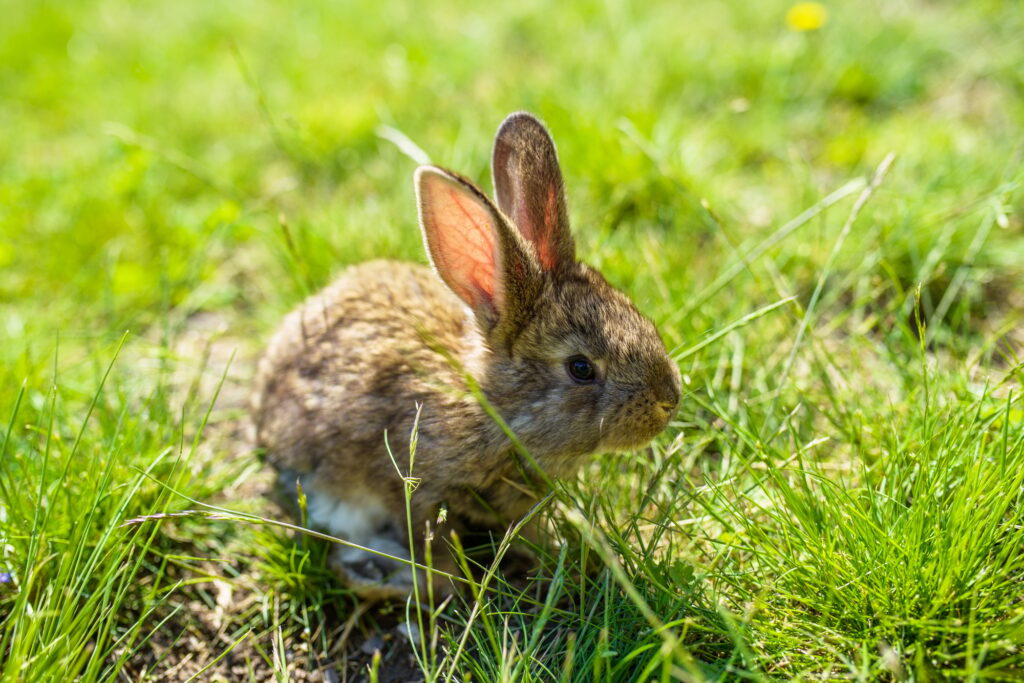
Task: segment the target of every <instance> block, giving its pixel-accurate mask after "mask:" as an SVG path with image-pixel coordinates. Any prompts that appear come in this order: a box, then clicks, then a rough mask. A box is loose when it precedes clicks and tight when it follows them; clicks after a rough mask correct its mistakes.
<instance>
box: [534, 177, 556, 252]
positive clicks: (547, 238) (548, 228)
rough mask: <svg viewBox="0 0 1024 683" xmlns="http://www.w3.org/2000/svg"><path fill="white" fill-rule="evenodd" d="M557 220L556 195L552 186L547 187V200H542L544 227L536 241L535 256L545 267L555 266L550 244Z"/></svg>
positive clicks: (552, 247)
mask: <svg viewBox="0 0 1024 683" xmlns="http://www.w3.org/2000/svg"><path fill="white" fill-rule="evenodd" d="M557 220H558V196H557V194H556V193H555V188H554V186H549V187H548V196H547V201H546V202H544V227H543V229H542V230H541V231H540V233H541V234H540V235H539V239H538V241H537V256H538V257H539V258H540V262H541V264H542V265H543V266H544V268H545V269H547V270H551V269H552V268H554V267H555V248H554V245H553V244H551V241H552V235H553V234H554V232H555V221H557Z"/></svg>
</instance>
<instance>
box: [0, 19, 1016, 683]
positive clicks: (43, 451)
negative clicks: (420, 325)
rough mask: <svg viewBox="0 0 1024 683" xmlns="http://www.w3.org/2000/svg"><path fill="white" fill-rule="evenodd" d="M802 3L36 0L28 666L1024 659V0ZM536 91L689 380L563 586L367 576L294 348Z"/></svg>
mask: <svg viewBox="0 0 1024 683" xmlns="http://www.w3.org/2000/svg"><path fill="white" fill-rule="evenodd" d="M790 9H791V7H790V4H788V3H786V2H776V1H775V0H770V1H768V2H763V3H669V2H665V3H642V4H640V3H629V2H621V1H619V0H609V1H608V2H600V3H599V2H590V1H588V0H573V1H572V2H563V3H557V4H550V5H549V4H546V3H540V2H526V3H509V4H506V5H502V6H499V7H493V8H489V9H486V10H485V9H482V8H481V6H478V5H476V4H473V3H468V2H449V3H444V4H435V5H433V6H430V7H425V6H423V4H422V3H419V4H415V3H401V2H387V3H384V4H380V3H378V4H365V3H364V4H355V3H348V4H337V3H335V4H330V3H308V4H306V5H304V6H302V7H293V6H290V5H283V4H275V3H269V2H266V1H265V0H244V1H243V2H240V3H233V4H232V5H230V6H220V5H217V4H213V3H170V2H165V1H163V0H147V1H146V2H142V3H130V4H125V3H117V2H111V1H109V0H84V1H83V2H77V3H57V2H34V3H25V2H16V1H6V0H0V10H2V11H3V15H4V17H5V21H4V22H2V24H0V92H2V93H3V97H2V98H0V127H2V130H4V131H5V134H4V135H2V136H0V572H3V574H0V620H2V627H0V651H2V653H3V654H2V656H0V667H2V670H3V675H4V678H5V679H10V680H53V679H61V680H63V679H66V678H71V677H75V678H78V679H80V680H85V681H89V680H108V679H117V678H120V679H125V680H137V679H143V678H146V677H150V678H154V679H155V678H161V677H162V678H168V679H172V680H173V679H182V680H186V679H188V678H189V677H191V676H197V677H198V678H200V679H202V678H214V679H222V680H225V679H226V680H266V679H270V678H274V679H276V680H285V679H289V678H290V679H293V680H304V679H307V678H309V677H311V676H313V675H314V674H315V672H316V671H318V670H333V671H335V672H338V673H340V675H342V676H348V677H349V678H360V677H373V678H378V679H379V680H393V679H395V678H398V679H400V678H401V677H402V676H403V675H404V676H406V677H427V678H430V679H433V680H470V679H471V680H477V681H490V680H517V681H518V680H538V681H548V680H565V681H570V680H672V679H684V680H702V679H728V680H747V679H750V680H767V679H774V678H779V679H787V680H788V679H798V680H808V679H821V678H829V677H835V678H849V679H855V680H865V681H867V680H916V681H922V680H935V679H940V678H948V679H953V680H1000V679H1016V678H1019V677H1021V675H1022V674H1024V654H1022V647H1024V603H1022V602H1021V597H1020V596H1021V595H1022V593H1024V537H1022V536H1024V531H1022V529H1024V525H1022V519H1021V516H1022V515H1024V504H1022V503H1024V500H1022V496H1024V487H1022V478H1024V474H1022V473H1024V407H1022V406H1021V401H1020V395H1021V375H1022V364H1021V358H1020V355H1019V354H1020V345H1021V341H1022V339H1024V337H1022V334H1021V329H1024V328H1022V327H1021V324H1022V317H1024V290H1022V287H1021V284H1020V283H1021V282H1022V277H1024V273H1022V270H1024V269H1022V266H1021V264H1024V223H1022V220H1021V216H1022V191H1021V182H1022V180H1024V157H1022V154H1024V148H1022V144H1021V140H1020V131H1021V130H1022V128H1024V96H1022V95H1024V71H1022V69H1021V68H1020V67H1021V64H1022V63H1024V48H1022V46H1021V43H1020V40H1019V36H1020V35H1021V34H1022V33H1024V14H1022V13H1021V12H1020V11H1019V7H1018V6H1017V5H1015V4H1014V3H1011V2H999V1H998V0H984V1H982V0H979V1H976V2H961V3H932V2H922V1H919V0H907V1H906V2H899V3H881V2H877V3H874V2H873V3H855V4H853V3H846V4H842V5H840V4H838V3H828V4H827V5H826V9H827V11H828V18H827V21H826V23H825V24H824V26H822V27H821V28H820V29H818V30H813V31H796V30H794V29H793V28H792V27H791V26H789V25H788V24H787V20H786V16H787V12H788V11H789V10H790ZM517 109H529V110H532V111H534V112H536V113H538V114H539V115H540V116H542V117H543V118H544V119H545V120H546V121H547V122H548V124H549V126H550V127H551V129H552V131H553V133H554V136H555V139H556V141H557V142H558V144H559V150H560V153H561V158H562V160H563V164H564V166H565V173H566V179H567V183H568V186H569V193H570V194H569V199H570V208H571V212H572V217H573V221H574V225H575V229H576V234H577V240H578V244H579V249H580V253H581V256H582V257H583V258H584V259H585V260H587V261H588V262H589V263H592V264H593V265H595V266H597V267H598V268H600V269H601V270H602V271H603V272H605V274H606V275H607V276H608V277H609V279H610V280H611V281H613V282H614V283H616V284H617V285H618V286H620V287H622V288H623V289H625V290H626V291H627V292H629V294H630V295H631V296H632V297H633V298H634V299H635V300H636V301H637V302H638V304H639V306H640V307H641V308H642V309H643V310H644V311H645V312H647V313H648V314H649V315H651V316H652V317H653V318H654V319H655V320H656V321H658V323H659V326H660V329H661V330H662V333H663V336H664V337H665V340H666V343H667V344H668V345H669V346H670V348H673V349H675V356H676V358H677V360H678V362H679V365H680V369H681V371H682V373H683V375H684V381H685V388H686V399H685V401H684V405H683V407H682V409H681V411H680V414H679V416H678V418H677V420H676V422H675V423H673V424H672V425H671V427H670V428H669V429H668V430H667V431H666V433H665V434H664V435H663V436H662V437H661V438H660V439H659V440H658V441H657V442H656V443H655V444H654V445H653V446H652V447H651V448H650V449H646V450H644V451H642V452H637V453H633V454H628V455H614V456H612V455H607V456H601V457H598V458H595V461H594V463H593V464H592V466H590V467H589V468H588V470H587V472H586V474H585V476H583V477H581V478H579V479H578V480H575V481H569V482H562V483H561V484H560V485H559V488H558V491H557V495H556V496H555V498H554V499H553V501H552V502H551V503H550V504H549V505H547V506H546V507H545V508H544V509H543V510H542V511H540V513H539V514H540V515H541V516H542V517H543V518H544V520H545V521H546V525H547V528H548V529H549V530H550V531H551V536H552V537H551V538H550V539H549V540H548V541H547V542H545V543H544V544H543V545H542V546H541V548H539V555H540V559H539V563H540V567H539V569H538V570H537V571H536V572H535V573H534V574H533V575H532V576H534V578H533V579H532V580H531V581H529V582H528V583H527V584H526V585H525V586H524V585H518V584H511V583H508V582H506V581H505V580H504V579H503V578H502V577H501V575H500V574H497V575H494V576H493V577H491V578H490V581H489V583H488V587H489V588H491V589H497V590H483V591H481V590H479V588H480V587H479V586H477V587H476V588H475V589H472V590H469V591H468V592H467V593H466V595H465V596H464V597H462V598H460V599H457V600H454V601H452V602H450V603H448V604H444V605H438V606H437V607H438V609H436V610H435V611H433V612H431V613H429V614H426V615H423V614H421V615H416V614H415V613H413V612H407V611H406V607H405V606H404V605H388V606H383V607H382V606H377V607H367V606H366V605H360V604H359V603H358V602H357V601H356V600H355V599H354V598H353V597H352V596H351V595H350V594H349V593H348V592H346V591H345V590H344V589H343V588H342V587H341V586H339V585H338V584H337V583H336V582H335V581H334V580H332V578H331V575H330V572H329V570H327V569H326V565H325V554H326V549H325V547H324V544H323V543H319V542H316V541H315V540H314V539H312V538H306V537H302V536H298V537H296V536H295V535H294V534H292V533H291V532H290V531H288V530H287V529H284V528H281V527H279V526H276V525H274V524H272V523H270V519H271V518H274V517H277V516H279V515H280V512H279V511H277V510H276V509H275V508H273V507H272V506H270V505H269V504H268V503H267V502H266V498H265V496H264V493H265V491H266V489H267V482H268V476H267V474H266V473H265V472H264V471H263V470H262V468H261V467H260V465H259V463H258V460H257V458H256V457H255V456H254V454H253V453H252V452H251V450H250V449H249V448H248V447H247V446H246V435H245V420H244V414H245V397H246V394H247V391H248V384H249V381H250V378H251V375H252V371H253V366H254V363H255V358H256V357H257V355H258V353H259V350H260V345H261V342H262V340H264V339H266V337H267V336H268V335H269V333H270V331H271V330H272V329H273V326H274V325H275V324H276V323H277V321H278V320H279V319H280V317H281V316H282V315H283V314H284V312H285V311H287V310H288V309H289V308H290V307H292V306H293V305H295V304H296V303H297V302H298V301H300V300H301V299H302V297H303V296H305V295H306V294H308V293H310V292H312V291H315V290H316V289H317V288H319V287H320V286H322V285H323V284H324V283H326V282H327V281H328V280H329V278H330V277H331V276H332V275H333V274H335V273H337V272H339V271H340V270H341V269H342V268H343V267H344V266H345V265H347V264H349V263H353V262H358V261H361V260H364V259H368V258H373V257H379V256H390V257H396V258H404V259H412V260H420V261H422V260H424V255H423V254H422V248H421V245H420V240H419V236H418V234H417V230H416V227H415V210H414V206H413V199H412V188H411V174H412V171H413V169H414V168H415V166H416V163H417V159H418V158H419V157H421V156H423V155H427V156H429V157H430V158H431V159H433V160H434V161H435V162H437V163H441V164H444V165H447V166H450V167H452V168H454V169H457V170H460V171H462V172H464V173H466V174H467V175H469V176H471V177H473V178H476V179H478V180H480V181H481V183H483V184H484V185H485V186H486V185H487V161H488V154H489V145H490V141H491V136H492V134H493V131H494V129H495V128H496V126H497V124H498V122H499V121H500V120H501V119H502V117H503V116H504V115H505V114H506V113H508V112H510V111H513V110H517ZM890 154H891V155H894V161H893V162H892V163H891V165H886V164H887V163H888V162H887V161H886V160H887V158H888V155H890ZM179 494H180V495H179ZM192 501H199V502H201V503H205V504H210V505H215V506H218V507H221V508H227V509H230V510H231V511H233V513H232V514H223V513H216V512H212V511H211V510H210V509H208V508H204V507H202V506H201V505H197V504H195V503H193V502H192ZM140 517H144V518H146V519H145V521H140V522H132V521H131V520H135V519H138V518H140ZM261 520H267V521H261ZM437 550H438V549H435V552H436V551H437ZM420 618H422V619H424V620H425V621H424V622H423V623H424V626H423V629H422V630H423V633H424V637H423V638H421V639H420V641H419V643H418V645H417V646H416V647H410V646H408V645H407V644H406V643H407V642H408V641H407V639H406V638H405V636H403V635H402V632H403V631H402V628H400V627H399V626H400V625H401V624H403V623H404V622H406V621H407V620H410V621H411V622H414V623H415V622H417V621H418V619H420ZM374 649H379V650H380V651H381V653H382V655H381V656H374V655H372V654H371V653H372V652H373V650H374Z"/></svg>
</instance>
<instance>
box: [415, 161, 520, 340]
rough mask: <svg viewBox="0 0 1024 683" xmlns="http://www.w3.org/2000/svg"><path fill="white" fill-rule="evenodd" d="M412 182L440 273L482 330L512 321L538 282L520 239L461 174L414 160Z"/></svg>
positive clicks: (430, 252)
mask: <svg viewBox="0 0 1024 683" xmlns="http://www.w3.org/2000/svg"><path fill="white" fill-rule="evenodd" d="M415 182H416V198H417V203H418V204H419V214H420V228H421V229H422V230H423V238H424V241H425V242H426V247H427V253H428V254H429V255H430V260H431V262H432V263H433V264H434V268H435V269H436V270H437V273H438V274H439V275H440V276H441V279H442V280H444V282H445V284H447V285H448V287H449V288H450V289H451V290H452V291H453V292H454V293H455V295H456V296H458V297H459V298H460V299H462V300H463V301H464V302H465V303H466V304H467V305H468V306H469V307H470V308H472V309H473V312H474V313H475V314H476V316H477V318H478V319H479V320H481V322H482V323H483V325H484V329H485V331H487V332H492V331H494V330H495V328H497V327H499V326H500V327H502V328H506V329H507V328H508V327H509V326H514V325H515V323H516V322H517V321H518V320H519V319H520V318H521V316H522V315H523V314H524V313H525V312H526V311H527V310H528V309H529V307H530V306H531V305H532V303H533V300H534V299H535V297H536V295H537V292H538V290H539V286H540V267H539V265H538V264H537V262H536V258H535V257H534V256H533V254H531V253H530V249H529V248H528V247H527V245H526V243H525V242H524V241H523V239H522V238H521V237H520V236H519V234H518V233H516V231H515V229H514V228H512V227H511V226H510V225H509V223H508V220H507V219H506V218H505V217H504V216H503V215H502V214H501V212H500V211H499V210H498V209H497V207H495V206H494V204H493V203H491V201H490V200H489V199H488V198H487V197H486V196H485V195H484V194H483V192H481V191H480V190H479V189H477V187H476V186H474V185H473V184H472V183H471V182H469V181H468V180H466V179H465V178H461V177H459V176H457V175H455V174H454V173H450V172H448V171H445V170H444V169H441V168H438V167H436V166H420V167H419V168H418V169H416V176H415Z"/></svg>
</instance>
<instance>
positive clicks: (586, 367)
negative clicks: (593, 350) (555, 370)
mask: <svg viewBox="0 0 1024 683" xmlns="http://www.w3.org/2000/svg"><path fill="white" fill-rule="evenodd" d="M565 369H566V371H567V372H568V373H569V377H571V378H572V379H573V380H574V381H576V382H579V383H580V384H590V383H591V382H593V381H594V380H595V379H597V371H596V370H595V369H594V364H593V363H591V362H590V360H589V359H588V358H586V357H585V356H573V357H572V358H570V359H569V360H567V361H565Z"/></svg>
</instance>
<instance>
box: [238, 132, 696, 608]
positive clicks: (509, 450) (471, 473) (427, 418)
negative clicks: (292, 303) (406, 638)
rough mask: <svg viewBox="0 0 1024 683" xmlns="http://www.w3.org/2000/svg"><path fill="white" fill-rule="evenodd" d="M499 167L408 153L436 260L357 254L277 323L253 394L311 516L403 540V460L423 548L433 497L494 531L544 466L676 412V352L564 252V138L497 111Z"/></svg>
mask: <svg viewBox="0 0 1024 683" xmlns="http://www.w3.org/2000/svg"><path fill="white" fill-rule="evenodd" d="M492 177H493V180H494V184H495V190H496V196H497V202H494V201H492V200H491V199H489V198H488V197H487V196H486V195H485V194H484V192H483V191H481V190H480V189H479V188H478V187H477V186H476V185H474V184H473V183H472V182H471V181H470V180H467V179H466V178H464V177H462V176H460V175H458V174H456V173H453V172H451V171H447V170H445V169H443V168H439V167H437V166H432V165H425V166H420V167H419V168H418V169H417V170H416V172H415V176H414V184H415V191H416V200H417V205H418V210H419V225H420V229H421V231H422V236H423V241H424V245H425V248H426V252H427V255H428V257H429V260H430V263H431V267H426V266H423V265H418V264H413V263H403V262H395V261H385V260H378V261H371V262H367V263H363V264H359V265H355V266H352V267H350V268H348V269H347V270H346V271H345V272H344V273H343V274H342V275H341V276H340V277H339V278H338V279H337V280H335V281H334V282H333V283H332V284H330V285H329V286H327V287H326V288H325V289H323V290H322V291H320V292H319V293H318V294H315V295H313V296H311V297H310V298H309V299H307V300H306V301H305V302H304V303H302V304H301V305H300V306H299V307H298V308H297V309H296V310H294V311H292V312H291V313H290V314H289V315H288V316H287V317H286V318H285V319H284V321H283V322H282V324H281V325H280V327H279V328H278V330H277V331H276V333H275V334H274V335H273V337H272V339H271V341H270V342H269V345H268V348H267V349H266V352H265V355H264V356H263V357H262V359H261V360H260V362H259V367H258V371H257V377H256V383H255V391H254V397H253V418H254V422H255V427H256V435H257V447H258V448H259V449H261V450H262V452H263V453H264V454H265V458H266V459H267V460H268V461H269V463H270V464H271V465H272V466H273V467H274V468H276V470H277V472H278V473H279V479H280V481H281V484H282V485H283V486H284V487H285V488H287V489H289V490H290V491H291V492H292V498H293V499H294V497H295V491H296V480H298V481H299V482H300V483H301V486H302V489H303V491H304V493H305V495H306V496H307V501H308V503H307V505H308V507H307V513H308V520H307V522H308V525H309V526H310V527H314V528H319V529H323V530H325V531H327V532H328V533H330V534H332V535H334V536H337V537H340V538H343V539H346V540H348V541H350V542H352V543H355V544H359V545H361V546H364V547H368V548H370V549H373V550H376V551H380V552H383V553H386V554H389V555H392V556H396V557H400V558H408V557H409V543H408V539H409V533H410V530H409V529H408V528H407V525H406V500H405V494H404V483H403V480H402V477H403V476H411V477H413V478H414V479H415V480H417V481H418V484H417V487H416V489H415V491H414V493H413V494H412V496H411V504H410V505H411V520H412V532H413V535H414V536H415V538H416V539H417V540H416V541H415V544H414V546H413V547H414V548H416V547H418V548H420V551H418V552H417V556H416V559H417V560H421V558H422V554H421V553H422V548H423V543H424V540H423V537H424V529H425V527H426V525H427V524H428V523H431V524H433V523H434V522H436V521H437V520H438V513H439V510H441V509H442V508H444V509H445V510H447V521H446V522H445V523H446V524H447V525H448V526H450V528H451V529H454V530H456V531H462V530H467V529H478V530H479V529H485V530H496V531H501V530H503V528H504V527H505V526H506V525H508V524H510V523H513V522H515V521H517V520H518V519H520V518H521V517H522V516H523V515H524V514H525V513H527V512H528V511H529V509H530V507H531V506H532V505H533V504H534V503H535V502H536V501H537V500H538V499H539V498H541V497H542V496H543V495H544V494H545V481H548V482H549V481H550V479H549V477H571V476H573V475H575V474H576V473H577V472H578V471H579V469H580V467H581V466H582V465H583V464H584V463H585V461H586V456H588V455H590V454H593V453H595V452H597V451H617V450H630V449H636V448H638V447H641V446H643V445H645V444H647V443H648V442H649V441H650V440H651V439H652V438H653V437H655V436H656V435H657V434H658V433H659V432H661V431H662V430H663V429H664V428H665V427H666V425H667V424H668V423H669V420H670V419H671V417H672V416H673V414H674V413H675V410H676V408H677V405H678V403H679V399H680V392H681V387H680V377H679V370H678V368H677V367H676V366H675V364H674V363H673V361H672V360H671V358H670V357H669V355H668V353H667V351H666V349H665V345H664V343H663V342H662V340H661V338H660V336H659V334H658V331H657V330H656V328H655V326H654V324H653V323H652V322H651V321H650V320H649V319H648V318H646V317H644V316H643V315H642V314H641V313H640V312H639V311H638V310H637V309H636V307H635V306H634V305H633V303H632V302H631V301H630V299H629V298H627V297H626V296H625V295H624V294H622V293H621V292H619V291H618V290H616V289H614V288H613V287H612V286H611V285H609V284H608V282H607V281H606V280H605V278H604V277H603V276H602V275H601V274H600V273H599V272H597V271H596V270H594V269H593V268H590V267H588V266H587V265H585V264H583V263H581V262H579V261H578V260H577V259H576V253H575V245H574V241H573V236H572V233H571V232H570V230H569V218H568V210H567V205H566V199H565V191H564V187H563V181H562V173H561V169H560V166H559V162H558V155H557V152H556V149H555V145H554V142H553V140H552V138H551V136H550V135H549V133H548V131H547V129H546V128H545V126H544V125H543V124H542V123H541V122H540V121H539V120H538V119H537V118H535V117H534V116H532V115H531V114H528V113H525V112H519V113H515V114H512V115H510V116H509V117H508V118H506V119H505V121H504V122H503V123H502V124H501V126H500V127H499V129H498V132H497V135H496V137H495V141H494V151H493V156H492ZM469 378H472V380H470V379H469ZM473 383H475V384H476V386H477V387H478V391H479V394H480V395H482V396H483V397H484V398H485V399H486V400H485V401H480V400H478V398H476V397H475V396H476V395H477V394H474V392H473V390H472V388H473V387H472V386H471V385H472V384H473ZM488 409H490V410H492V411H493V412H495V413H496V414H497V415H498V416H500V418H501V420H502V421H503V422H504V425H505V426H504V427H503V426H502V425H501V424H499V423H498V421H496V420H495V419H494V418H493V417H492V416H491V415H490V414H489V413H488ZM414 426H415V433H416V438H417V444H416V448H415V455H414V462H413V468H412V472H411V473H410V472H409V465H410V457H409V454H410V447H409V446H410V439H411V437H412V434H413V432H414ZM506 430H509V431H511V432H512V433H513V434H514V435H515V437H516V438H517V440H518V441H519V443H520V444H521V450H520V449H517V447H516V444H515V443H514V441H513V440H512V439H510V437H509V435H508V431H506ZM522 451H525V452H526V453H527V454H528V456H526V455H524V454H523V452H522ZM396 468H397V469H396ZM538 468H539V469H540V470H542V472H538V471H537V469H538ZM400 474H401V476H400ZM442 555H443V554H442V553H437V552H436V551H435V553H434V556H435V558H436V559H437V560H440V561H441V562H444V560H443V559H442ZM330 562H331V565H332V568H333V569H334V570H335V571H336V572H337V573H338V574H339V575H340V576H341V577H342V579H343V581H345V582H347V583H348V584H349V585H350V586H352V587H353V588H354V589H355V590H356V592H357V593H360V594H362V595H363V596H367V597H371V598H372V597H401V596H405V595H408V594H409V591H410V590H411V586H412V583H413V581H414V580H415V578H416V577H413V576H412V572H410V571H409V569H408V566H407V565H404V564H400V563H397V562H394V561H388V559H387V558H382V557H380V556H378V555H375V554H372V553H368V552H366V551H365V550H361V549H358V548H353V547H351V546H344V545H340V544H339V545H337V546H335V548H334V550H333V551H332V554H331V558H330ZM435 565H436V566H438V568H440V569H446V570H450V569H454V565H453V564H451V563H448V564H439V563H438V562H435ZM445 588H446V589H450V587H447V586H446V587H445Z"/></svg>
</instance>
